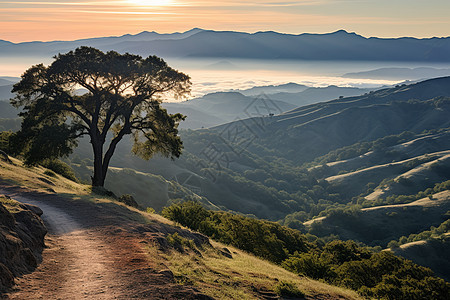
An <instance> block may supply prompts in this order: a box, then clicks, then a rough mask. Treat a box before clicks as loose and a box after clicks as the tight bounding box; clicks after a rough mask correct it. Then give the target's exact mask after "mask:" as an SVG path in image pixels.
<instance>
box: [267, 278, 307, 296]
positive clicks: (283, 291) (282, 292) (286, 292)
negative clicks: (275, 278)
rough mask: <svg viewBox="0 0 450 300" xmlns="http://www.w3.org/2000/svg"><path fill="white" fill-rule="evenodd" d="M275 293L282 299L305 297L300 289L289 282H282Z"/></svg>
mask: <svg viewBox="0 0 450 300" xmlns="http://www.w3.org/2000/svg"><path fill="white" fill-rule="evenodd" d="M274 290H275V293H277V295H279V296H281V297H296V298H300V297H304V296H305V294H304V293H303V292H302V291H300V290H299V289H298V287H297V286H296V285H295V284H294V283H292V282H287V281H281V282H280V283H278V284H277V285H276V286H275V289H274Z"/></svg>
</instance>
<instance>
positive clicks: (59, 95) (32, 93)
mask: <svg viewBox="0 0 450 300" xmlns="http://www.w3.org/2000/svg"><path fill="white" fill-rule="evenodd" d="M54 58H55V60H54V61H53V63H52V64H51V65H50V66H48V67H47V66H44V65H43V64H39V65H36V66H33V67H31V68H30V69H28V70H27V71H26V72H25V73H24V74H23V75H22V80H21V81H20V82H19V83H17V84H16V85H14V88H13V92H14V93H16V95H17V96H16V97H15V98H13V99H11V103H12V104H13V105H14V106H15V107H22V106H23V112H22V113H21V116H22V117H23V121H22V127H21V130H20V131H19V132H18V133H17V135H16V136H15V139H16V141H18V142H19V144H20V145H21V147H20V148H21V149H22V154H23V156H24V158H25V162H26V163H27V164H29V165H32V164H36V163H39V162H40V161H42V160H44V159H47V158H56V157H61V156H66V155H69V154H70V153H71V152H72V151H73V149H74V148H75V147H76V146H77V141H78V139H79V138H80V137H82V136H84V135H87V136H89V137H90V142H91V144H92V150H93V154H94V174H93V176H92V185H94V186H103V185H104V181H105V177H106V173H107V170H108V166H109V162H110V160H111V157H112V156H113V154H114V151H115V149H116V146H117V144H118V143H119V142H120V141H121V140H122V138H123V137H124V136H125V135H129V134H131V135H132V137H133V140H134V145H133V148H132V149H133V150H132V151H133V152H134V153H135V154H136V155H138V156H140V157H142V158H143V159H147V160H148V159H150V158H151V157H152V155H153V154H155V153H161V154H163V155H164V156H166V157H172V158H175V157H179V156H180V154H181V150H182V141H181V139H180V137H179V136H178V129H177V127H178V124H179V122H180V121H181V120H184V116H183V115H181V114H168V113H167V111H166V110H165V109H163V108H162V107H161V106H160V104H161V102H162V101H163V100H165V99H167V98H180V97H183V96H185V95H186V94H188V93H189V92H190V85H191V83H190V78H189V76H188V75H186V74H183V73H181V72H179V71H177V70H174V69H173V68H171V67H169V66H168V65H167V63H166V62H165V61H164V60H162V59H161V58H159V57H156V56H149V57H147V58H142V57H141V56H138V55H132V54H128V53H126V54H119V53H117V52H115V51H109V52H107V53H104V52H102V51H100V50H98V49H95V48H91V47H80V48H77V49H76V50H75V51H70V52H68V53H66V54H59V55H57V56H55V57H54ZM110 137H111V138H110Z"/></svg>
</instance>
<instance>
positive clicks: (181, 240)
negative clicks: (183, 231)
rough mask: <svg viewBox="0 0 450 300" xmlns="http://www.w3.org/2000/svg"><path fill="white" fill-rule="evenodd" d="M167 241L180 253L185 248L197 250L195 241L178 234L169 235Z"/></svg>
mask: <svg viewBox="0 0 450 300" xmlns="http://www.w3.org/2000/svg"><path fill="white" fill-rule="evenodd" d="M166 239H167V242H168V243H169V244H170V245H172V247H174V248H175V249H177V250H178V251H180V252H183V251H184V248H185V247H188V248H190V249H195V243H194V241H193V240H190V239H187V238H185V237H182V236H180V235H179V234H178V232H175V233H173V234H169V235H167V237H166Z"/></svg>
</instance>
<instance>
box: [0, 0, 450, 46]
mask: <svg viewBox="0 0 450 300" xmlns="http://www.w3.org/2000/svg"><path fill="white" fill-rule="evenodd" d="M449 14H450V1H449V0H301V1H289V0H285V1H277V0H250V1H242V0H241V1H236V0H225V1H214V0H210V1H203V0H193V1H189V0H148V1H144V0H110V1H108V0H69V1H60V0H43V1H33V0H23V1H22V0H20V1H4V0H0V40H7V41H12V42H16V43H17V42H25V41H52V40H74V39H81V38H90V37H100V36H120V35H123V34H137V33H139V32H142V31H157V32H159V33H172V32H184V31H187V30H189V29H191V28H194V27H199V28H202V29H211V30H233V31H245V32H257V31H268V30H273V31H278V32H284V33H292V34H300V33H305V32H308V33H327V32H333V31H336V30H339V29H345V30H347V31H350V32H356V33H358V34H361V35H363V36H366V37H370V36H377V37H400V36H412V37H434V36H437V37H443V36H445V37H447V36H450V18H449Z"/></svg>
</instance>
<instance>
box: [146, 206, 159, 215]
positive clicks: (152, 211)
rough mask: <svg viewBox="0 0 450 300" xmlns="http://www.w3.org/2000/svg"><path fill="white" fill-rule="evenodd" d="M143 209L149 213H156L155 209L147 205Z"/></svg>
mask: <svg viewBox="0 0 450 300" xmlns="http://www.w3.org/2000/svg"><path fill="white" fill-rule="evenodd" d="M145 211H146V212H147V213H149V214H154V213H156V211H155V209H154V208H153V207H147V208H146V209H145Z"/></svg>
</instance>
